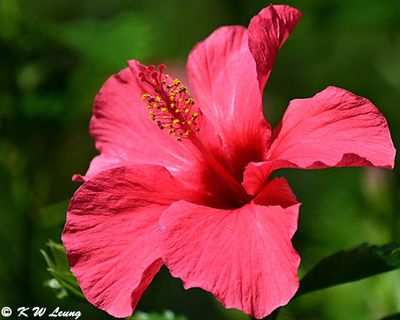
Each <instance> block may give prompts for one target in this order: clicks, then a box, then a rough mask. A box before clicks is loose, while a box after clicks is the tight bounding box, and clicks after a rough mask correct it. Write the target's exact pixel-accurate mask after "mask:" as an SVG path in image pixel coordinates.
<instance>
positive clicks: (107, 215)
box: [62, 5, 395, 318]
mask: <svg viewBox="0 0 400 320" xmlns="http://www.w3.org/2000/svg"><path fill="white" fill-rule="evenodd" d="M300 17H301V14H300V12H299V11H298V10H296V9H294V8H291V7H289V6H284V5H270V6H268V7H267V8H265V9H263V10H262V11H261V12H260V13H259V14H258V15H256V16H255V17H254V18H253V19H252V20H251V22H250V25H249V27H248V28H245V27H242V26H229V27H222V28H219V29H218V30H216V31H215V32H213V33H212V34H211V35H210V36H209V37H208V38H207V39H206V40H204V41H202V42H200V43H199V44H197V45H196V46H195V48H194V49H193V50H192V52H191V53H190V55H189V58H188V62H187V71H188V75H189V78H190V84H191V89H192V92H193V95H192V94H191V93H190V92H189V90H188V87H186V86H185V85H184V84H182V83H181V82H180V81H179V80H178V79H174V78H173V77H171V76H169V75H168V74H167V73H166V70H165V66H164V65H160V66H158V67H157V68H156V67H154V66H149V67H146V66H144V65H142V64H140V63H139V62H138V61H134V60H131V61H129V62H128V67H127V68H126V69H123V70H122V71H121V72H120V73H118V74H117V75H114V76H112V77H111V78H109V79H108V80H107V81H106V83H105V84H104V86H103V87H102V88H101V90H100V92H99V93H98V94H97V96H96V99H95V103H94V112H93V116H92V119H91V122H90V132H91V134H92V136H93V137H94V139H95V141H96V148H97V149H98V150H99V151H100V155H98V156H97V157H95V158H94V159H93V161H92V162H91V164H90V167H89V169H88V171H87V173H86V175H85V176H80V175H77V176H75V180H84V181H85V183H84V184H83V185H82V186H81V187H80V188H79V189H78V190H77V191H76V193H75V195H74V196H73V198H72V200H71V204H70V206H69V209H68V214H67V222H66V225H65V229H64V232H63V235H62V240H63V243H64V245H65V248H66V251H67V255H68V259H69V262H70V266H71V270H72V272H73V273H74V274H75V276H76V277H77V279H78V282H79V284H80V286H81V288H82V291H83V293H84V294H85V296H86V298H87V300H88V301H90V302H91V303H92V304H94V305H95V306H97V307H99V308H100V309H103V310H105V311H107V312H108V313H109V314H111V315H113V316H115V317H126V316H129V315H131V314H132V313H133V311H134V310H135V308H136V305H137V303H138V302H139V300H140V298H141V296H142V294H143V292H144V291H145V289H146V288H147V286H148V285H149V284H150V282H151V281H152V279H153V277H154V276H155V275H156V273H157V272H158V271H159V269H160V268H161V266H162V265H163V264H165V265H166V266H167V268H168V269H169V271H170V272H171V274H172V276H174V277H178V278H180V279H182V281H183V284H184V287H185V288H192V287H199V288H202V289H204V290H206V291H209V292H211V293H212V294H214V296H215V297H216V298H217V299H218V300H220V301H221V302H222V303H223V304H224V305H225V307H227V308H237V309H240V310H242V311H243V312H245V313H247V314H249V315H251V316H253V317H255V318H262V317H264V316H266V315H268V314H270V313H271V312H272V311H273V310H274V309H276V308H277V307H279V306H282V305H285V304H287V303H288V301H289V300H290V299H291V298H292V297H293V295H294V294H295V292H296V290H297V289H298V286H299V282H298V275H297V270H298V266H299V262H300V258H299V255H298V254H297V252H296V251H295V250H294V248H293V246H292V243H291V238H292V236H293V234H294V233H295V231H296V229H297V218H298V211H299V206H300V204H299V203H298V201H297V200H296V197H295V196H294V194H293V193H292V191H291V189H290V187H289V185H288V183H287V181H286V180H285V179H284V178H275V179H271V178H270V173H271V172H272V171H274V170H277V169H279V168H301V169H318V168H326V167H341V166H370V167H382V168H392V167H393V161H394V155H395V149H394V147H393V143H392V141H391V138H390V133H389V130H388V127H387V123H386V120H385V118H384V117H383V116H382V115H381V113H380V112H379V111H378V110H377V109H376V107H375V106H374V105H373V104H372V103H371V102H370V101H368V100H367V99H365V98H362V97H359V96H356V95H354V94H352V93H350V92H348V91H345V90H343V89H339V88H336V87H328V88H327V89H325V90H323V91H322V92H320V93H318V94H316V95H315V96H313V97H311V98H308V99H296V100H293V101H291V102H290V104H289V106H288V108H287V110H286V112H285V114H284V116H283V119H282V121H281V123H280V125H279V126H278V127H277V128H276V129H275V130H273V131H272V130H271V127H270V125H269V124H268V123H267V122H266V120H265V118H264V117H263V113H262V92H263V89H264V86H265V83H266V81H267V79H268V76H269V74H270V72H271V68H272V65H273V62H274V59H275V57H276V54H277V52H278V50H279V48H280V47H281V46H282V45H283V43H284V42H285V40H286V39H287V37H288V36H289V34H290V32H291V31H292V30H293V28H294V26H295V25H296V23H297V22H298V20H299V19H300Z"/></svg>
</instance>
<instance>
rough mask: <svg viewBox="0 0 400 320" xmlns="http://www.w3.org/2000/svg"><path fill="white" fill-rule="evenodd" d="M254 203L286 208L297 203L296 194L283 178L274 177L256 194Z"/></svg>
mask: <svg viewBox="0 0 400 320" xmlns="http://www.w3.org/2000/svg"><path fill="white" fill-rule="evenodd" d="M254 203H255V204H262V205H264V206H281V207H283V208H287V207H290V206H293V205H295V204H297V203H298V201H297V199H296V196H295V195H294V193H293V191H292V189H291V188H290V186H289V184H288V182H287V181H286V179H285V178H275V179H273V180H271V181H269V182H268V184H267V185H266V186H265V187H264V188H263V189H262V190H261V191H260V192H259V193H258V194H257V196H256V197H255V198H254Z"/></svg>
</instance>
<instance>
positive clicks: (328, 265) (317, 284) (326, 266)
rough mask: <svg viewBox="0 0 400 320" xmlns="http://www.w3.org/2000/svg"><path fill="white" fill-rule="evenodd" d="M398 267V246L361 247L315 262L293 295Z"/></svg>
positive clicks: (399, 261) (399, 247) (363, 245)
mask: <svg viewBox="0 0 400 320" xmlns="http://www.w3.org/2000/svg"><path fill="white" fill-rule="evenodd" d="M397 268H400V244H399V243H390V244H386V245H383V246H375V245H368V244H362V245H360V246H358V247H357V248H354V249H351V250H347V251H339V252H337V253H335V254H333V255H331V256H329V257H326V258H324V259H322V260H321V261H320V262H318V263H317V264H316V265H315V266H314V267H313V268H312V269H311V270H310V271H309V272H308V273H307V274H306V275H305V276H304V277H303V279H302V280H301V281H300V289H299V291H298V292H297V294H296V296H299V295H302V294H304V293H308V292H311V291H315V290H320V289H324V288H328V287H331V286H335V285H338V284H342V283H346V282H351V281H356V280H360V279H364V278H367V277H371V276H374V275H376V274H379V273H383V272H387V271H391V270H394V269H397Z"/></svg>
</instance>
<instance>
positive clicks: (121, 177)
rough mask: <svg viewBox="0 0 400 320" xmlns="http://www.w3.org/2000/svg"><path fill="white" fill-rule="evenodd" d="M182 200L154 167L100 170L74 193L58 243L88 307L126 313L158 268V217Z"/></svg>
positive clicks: (170, 181) (170, 180) (171, 182)
mask: <svg viewBox="0 0 400 320" xmlns="http://www.w3.org/2000/svg"><path fill="white" fill-rule="evenodd" d="M171 186H173V187H171ZM185 198H188V195H187V194H184V192H183V191H182V188H181V185H180V184H179V183H178V181H176V180H175V179H174V178H172V176H171V175H170V174H169V173H168V172H167V171H166V170H165V169H164V168H162V167H154V166H137V167H118V168H114V169H110V170H106V171H102V172H101V173H99V174H98V175H96V176H95V177H94V178H92V179H91V180H90V181H88V182H86V183H85V184H83V185H82V186H81V187H80V188H79V189H78V191H77V192H76V193H75V195H74V197H73V199H72V201H71V204H70V206H69V209H68V214H67V222H66V225H65V228H64V232H63V235H62V240H63V243H64V246H65V248H66V250H67V255H68V259H69V262H70V266H71V270H72V272H73V273H74V274H75V276H76V277H77V279H78V282H79V285H80V286H81V289H82V291H83V293H84V294H85V297H86V298H87V299H88V301H89V302H91V303H92V304H94V305H95V306H97V307H99V308H100V309H102V310H105V311H107V312H108V313H109V314H111V315H113V316H115V317H127V316H129V315H131V314H132V312H133V311H134V309H135V307H136V305H137V303H138V301H139V299H140V298H141V296H142V294H143V292H144V290H145V289H146V288H147V286H148V285H149V283H150V282H151V280H152V279H153V277H154V275H155V274H156V273H157V272H158V270H159V269H160V267H161V265H162V264H163V263H162V260H161V259H160V253H159V249H158V231H157V230H158V220H159V217H160V214H161V212H162V211H163V210H165V209H166V208H167V207H168V206H169V205H170V204H171V203H172V202H174V201H175V200H177V199H185ZM190 200H192V201H196V199H190Z"/></svg>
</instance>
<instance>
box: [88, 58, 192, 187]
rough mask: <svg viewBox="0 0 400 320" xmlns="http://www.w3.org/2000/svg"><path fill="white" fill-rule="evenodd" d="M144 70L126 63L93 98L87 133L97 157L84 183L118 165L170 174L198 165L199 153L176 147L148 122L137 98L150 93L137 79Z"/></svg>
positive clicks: (186, 145)
mask: <svg viewBox="0 0 400 320" xmlns="http://www.w3.org/2000/svg"><path fill="white" fill-rule="evenodd" d="M144 68H145V67H144V66H143V65H141V64H140V63H138V62H137V61H133V60H132V61H129V68H126V69H124V70H122V71H121V72H120V73H118V74H117V75H114V76H112V77H110V78H109V79H108V80H107V81H106V83H105V84H104V85H103V87H102V88H101V89H100V91H99V93H98V94H97V96H96V99H95V103H94V111H93V116H92V119H91V122H90V132H91V134H92V136H93V137H94V138H95V140H96V148H97V149H98V150H99V151H100V152H101V155H100V156H98V157H96V158H95V159H94V160H93V162H92V163H91V165H90V168H89V170H88V172H87V174H86V179H87V178H90V177H93V176H94V175H95V174H97V173H98V172H100V171H102V170H104V169H109V168H113V167H116V166H119V165H121V164H154V165H161V166H163V167H165V168H167V169H168V170H169V171H170V172H172V173H174V174H179V173H182V172H188V171H192V170H193V167H195V166H196V165H198V164H199V162H200V160H199V157H200V155H199V152H198V151H197V149H196V148H195V147H194V146H193V145H192V144H191V143H177V141H176V139H173V138H171V137H170V136H169V135H168V134H167V133H166V132H165V131H163V130H160V129H159V128H158V127H157V125H155V124H154V123H153V122H152V121H151V120H150V119H149V116H148V110H146V108H145V105H146V103H145V102H144V101H142V99H141V97H142V95H143V93H145V92H152V89H151V88H149V86H148V85H147V84H145V83H143V82H142V81H140V79H139V78H138V74H139V72H141V71H143V70H144Z"/></svg>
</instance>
